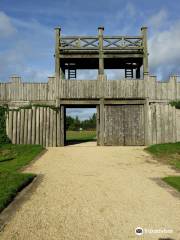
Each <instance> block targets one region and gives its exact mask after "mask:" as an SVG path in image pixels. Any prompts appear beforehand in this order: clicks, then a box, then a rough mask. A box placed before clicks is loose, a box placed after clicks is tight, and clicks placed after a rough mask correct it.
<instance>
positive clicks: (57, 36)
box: [55, 27, 61, 97]
mask: <svg viewBox="0 0 180 240" xmlns="http://www.w3.org/2000/svg"><path fill="white" fill-rule="evenodd" d="M60 33H61V28H59V27H57V28H55V76H56V96H57V97H58V95H59V85H60V49H59V48H60Z"/></svg>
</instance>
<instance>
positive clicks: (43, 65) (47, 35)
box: [0, 12, 54, 81]
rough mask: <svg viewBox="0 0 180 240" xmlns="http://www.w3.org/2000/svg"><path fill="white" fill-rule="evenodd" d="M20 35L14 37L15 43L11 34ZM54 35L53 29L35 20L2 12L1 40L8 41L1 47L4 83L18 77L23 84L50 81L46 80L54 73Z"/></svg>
mask: <svg viewBox="0 0 180 240" xmlns="http://www.w3.org/2000/svg"><path fill="white" fill-rule="evenodd" d="M1 18H2V19H3V22H4V24H3V23H2V22H1ZM4 19H5V20H4ZM3 29H4V30H3ZM2 30H3V31H2ZM5 30H6V32H5ZM1 31H2V32H3V35H1ZM17 31H18V33H19V34H15V35H13V41H12V35H11V34H13V33H14V32H17ZM53 34H54V32H53V29H49V28H48V27H46V26H45V25H42V24H40V23H39V22H38V21H36V20H29V21H22V20H20V19H17V18H10V17H9V16H7V15H6V14H5V13H3V12H0V36H3V37H6V38H4V39H2V41H1V46H0V47H1V48H0V78H1V80H3V81H5V80H7V79H8V78H9V77H10V76H11V75H13V74H18V75H20V76H22V77H23V80H28V81H47V77H48V76H49V75H52V72H53V71H54V68H53V62H54V59H53V51H54V36H53Z"/></svg>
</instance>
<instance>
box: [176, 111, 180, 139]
mask: <svg viewBox="0 0 180 240" xmlns="http://www.w3.org/2000/svg"><path fill="white" fill-rule="evenodd" d="M176 141H177V142H180V109H176Z"/></svg>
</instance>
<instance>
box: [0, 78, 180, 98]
mask: <svg viewBox="0 0 180 240" xmlns="http://www.w3.org/2000/svg"><path fill="white" fill-rule="evenodd" d="M56 88H57V86H56V81H55V78H54V77H50V78H49V79H48V82H47V83H26V82H22V81H21V78H19V77H12V79H11V82H8V83H0V101H55V100H56V99H57V98H60V99H98V98H100V97H102V94H103V97H104V98H107V99H110V98H112V99H113V98H114V99H118V98H146V97H148V98H149V99H157V100H175V99H180V82H178V81H177V79H176V77H173V76H172V77H170V79H169V81H167V82H163V81H161V82H160V81H157V79H156V77H154V76H146V78H145V79H126V80H125V79H117V80H107V79H106V77H105V76H104V77H103V78H100V79H98V80H60V83H59V89H58V90H57V89H56Z"/></svg>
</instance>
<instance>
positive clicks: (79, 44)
mask: <svg viewBox="0 0 180 240" xmlns="http://www.w3.org/2000/svg"><path fill="white" fill-rule="evenodd" d="M60 48H61V49H88V48H89V49H99V38H98V36H95V37H91V36H78V37H77V36H71V37H61V38H60ZM103 49H106V50H107V49H124V50H126V49H143V37H141V36H135V37H130V36H113V37H111V36H104V37H103Z"/></svg>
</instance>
